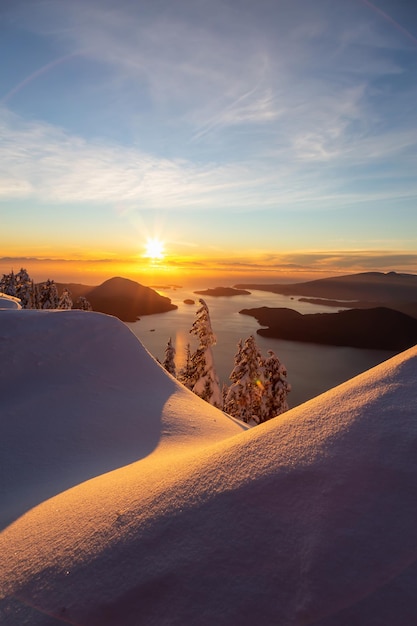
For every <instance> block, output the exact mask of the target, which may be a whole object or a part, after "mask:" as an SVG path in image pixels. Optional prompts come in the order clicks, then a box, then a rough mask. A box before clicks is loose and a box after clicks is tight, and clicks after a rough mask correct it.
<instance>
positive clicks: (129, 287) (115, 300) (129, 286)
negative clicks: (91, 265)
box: [57, 277, 178, 322]
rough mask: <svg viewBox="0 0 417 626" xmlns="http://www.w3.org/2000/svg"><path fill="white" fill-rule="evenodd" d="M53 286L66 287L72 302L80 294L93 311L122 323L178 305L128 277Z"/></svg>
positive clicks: (165, 310) (170, 309)
mask: <svg viewBox="0 0 417 626" xmlns="http://www.w3.org/2000/svg"><path fill="white" fill-rule="evenodd" d="M57 287H58V289H59V291H62V289H63V288H64V287H65V288H67V289H68V290H69V291H70V292H71V297H72V299H73V301H74V302H75V300H76V299H77V298H79V297H80V296H84V297H85V298H87V300H88V301H89V302H90V304H91V306H92V308H93V310H94V311H98V312H99V313H107V314H108V315H114V316H115V317H118V318H119V319H120V320H122V321H123V322H136V320H138V319H139V317H140V316H141V315H152V314H153V313H165V312H167V311H172V310H174V309H177V308H178V307H177V306H176V305H175V304H172V302H171V300H170V298H167V297H165V296H161V295H160V294H159V293H157V292H156V291H155V290H154V289H151V288H150V287H145V286H144V285H141V284H140V283H137V282H136V281H134V280H129V279H128V278H120V277H114V278H110V279H109V280H106V281H105V282H104V283H102V284H101V285H98V286H97V287H91V286H87V285H78V284H74V283H72V284H68V285H65V284H57Z"/></svg>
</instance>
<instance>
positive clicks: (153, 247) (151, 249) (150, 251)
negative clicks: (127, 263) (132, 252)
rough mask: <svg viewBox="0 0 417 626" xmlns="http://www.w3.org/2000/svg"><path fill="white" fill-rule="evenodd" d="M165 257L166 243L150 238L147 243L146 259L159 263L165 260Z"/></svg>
mask: <svg viewBox="0 0 417 626" xmlns="http://www.w3.org/2000/svg"><path fill="white" fill-rule="evenodd" d="M164 256H165V253H164V243H163V242H162V241H159V239H156V238H150V239H148V240H147V241H146V244H145V257H147V258H148V259H151V260H152V261H157V260H161V259H163V258H164Z"/></svg>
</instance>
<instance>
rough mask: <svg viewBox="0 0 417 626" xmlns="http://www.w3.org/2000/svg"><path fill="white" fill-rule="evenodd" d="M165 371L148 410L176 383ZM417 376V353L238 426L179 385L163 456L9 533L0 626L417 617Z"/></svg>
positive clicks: (57, 501) (73, 494)
mask: <svg viewBox="0 0 417 626" xmlns="http://www.w3.org/2000/svg"><path fill="white" fill-rule="evenodd" d="M6 313H7V315H9V316H11V315H13V314H14V315H16V316H19V315H21V314H22V313H23V314H24V313H25V312H24V311H23V312H6ZM55 315H57V316H58V315H59V314H55ZM63 315H65V313H64V314H63ZM69 315H71V312H69ZM85 315H86V316H88V315H90V314H85ZM83 320H84V318H83V319H81V320H80V323H81V324H83ZM88 336H89V334H87V333H86V335H85V340H86V341H87V342H88ZM133 340H134V338H133V337H131V341H133ZM135 341H136V340H135ZM23 345H27V349H26V355H27V356H28V355H29V354H31V352H30V350H31V348H30V345H29V344H25V343H24V344H23ZM117 345H118V344H116V343H114V346H117ZM36 352H37V350H35V353H36ZM50 353H54V348H53V346H50ZM121 354H122V352H118V350H117V347H116V352H115V354H114V357H115V359H117V362H119V360H120V358H119V357H120V356H121ZM33 356H34V357H35V354H33ZM148 358H149V359H150V358H151V357H149V355H148ZM145 362H146V360H144V361H143V363H144V364H145ZM97 363H99V360H98V361H97ZM153 363H154V362H153ZM152 367H153V368H155V367H157V366H156V364H155V363H154V364H153V366H152ZM105 369H106V368H105ZM32 371H33V364H31V363H29V364H28V369H27V377H28V378H30V375H31V373H32ZM157 372H162V374H163V377H162V376H159V375H156V376H155V377H153V375H152V376H151V379H152V380H153V383H152V380H150V381H148V382H147V383H146V384H145V385H144V386H143V392H144V404H138V413H139V415H142V414H143V415H146V414H147V412H148V408H147V407H148V404H149V402H150V403H151V405H152V406H154V402H157V400H156V398H157V397H158V396H159V393H160V390H161V388H162V393H164V391H163V390H164V389H165V388H166V387H165V383H164V382H163V379H164V378H165V377H167V378H168V380H169V381H170V384H174V381H173V380H172V379H171V378H169V377H168V375H166V374H164V372H163V371H162V370H161V369H160V368H159V369H157ZM155 373H156V372H155ZM416 376H417V348H413V349H410V350H408V351H407V352H405V353H402V354H400V355H397V356H396V357H394V358H393V359H391V360H389V361H387V362H385V363H383V364H381V365H379V366H378V367H376V368H373V369H372V370H370V371H369V372H366V373H364V374H362V375H361V376H358V377H356V378H354V379H352V380H351V381H348V382H347V383H345V384H344V385H341V386H340V387H337V388H335V389H333V390H331V391H329V392H327V393H325V394H323V395H322V396H320V397H318V398H316V399H314V400H311V401H310V402H308V403H306V404H304V405H302V406H300V407H297V408H295V409H293V410H291V411H289V412H288V413H286V414H285V415H283V416H280V417H279V418H276V419H274V420H271V421H270V422H268V423H266V424H263V425H261V426H258V427H256V428H254V429H252V430H249V431H246V432H240V433H239V432H238V431H237V430H236V427H235V425H233V424H232V423H230V422H229V421H228V420H227V419H226V418H225V417H224V416H223V415H222V413H221V412H219V411H216V410H215V409H211V407H208V410H209V414H207V417H208V419H207V420H206V416H205V415H203V409H202V406H203V405H202V404H201V403H200V402H199V403H198V404H194V402H195V401H194V399H193V398H192V396H191V394H189V393H186V392H185V390H184V391H180V390H178V391H176V392H175V394H174V398H172V397H171V396H169V398H166V400H165V401H164V402H163V407H162V408H160V411H161V421H162V423H163V424H164V426H163V428H162V431H161V438H160V441H159V444H158V445H157V447H156V448H155V449H154V450H153V452H151V453H150V454H149V455H148V456H146V457H145V458H142V460H140V461H137V462H134V463H131V464H129V465H126V466H123V467H119V469H116V470H114V471H112V472H109V473H105V474H102V475H100V476H97V477H95V478H93V479H91V480H88V481H86V482H83V483H81V484H77V485H76V486H74V488H72V489H70V490H68V491H65V492H63V493H61V494H59V495H57V496H55V497H53V498H51V499H50V500H47V501H45V502H43V503H41V504H40V505H39V506H37V507H35V508H33V509H32V510H30V511H28V513H26V514H25V515H24V516H22V517H21V518H20V519H18V520H17V521H16V522H15V523H14V524H12V525H10V526H9V527H8V528H7V529H6V530H5V531H4V532H3V533H2V535H1V538H0V549H1V553H2V557H3V558H2V568H3V569H2V573H1V574H0V589H2V594H3V601H2V602H1V603H0V611H2V613H0V615H2V618H3V621H2V623H4V624H6V625H7V626H9V625H12V624H16V623H19V624H30V625H31V626H36V625H42V626H52V625H56V624H61V623H62V622H64V623H74V624H77V625H79V626H110V625H112V626H113V625H114V626H120V625H121V624H123V626H137V624H146V625H158V626H164V625H167V626H168V625H170V626H172V625H173V626H175V625H177V624H178V625H181V626H183V625H184V624H199V625H201V626H209V625H210V626H211V625H212V624H216V625H219V626H222V625H224V626H234V625H235V624H239V625H243V626H246V625H248V626H249V625H252V624H253V623H254V622H257V623H259V624H262V625H263V626H275V625H276V624H280V625H285V626H286V625H288V626H292V625H300V626H301V625H307V624H311V625H312V624H315V625H320V626H343V625H346V626H347V625H348V624H349V625H351V624H366V625H367V626H374V625H375V626H376V625H377V624H378V625H380V624H395V625H396V626H409V625H410V624H413V623H416V621H417V601H416V595H417V593H416V592H417V582H416V581H417V566H416V562H417V561H416V552H417V550H416V545H417V454H416V450H417V420H416V408H415V407H416V406H417V388H416V385H415V380H416ZM102 382H103V385H102V394H103V396H104V399H105V398H106V396H107V393H108V383H107V384H106V383H105V381H104V380H103V381H102ZM43 386H44V387H45V388H48V381H47V379H44V383H43ZM61 391H62V390H60V389H58V388H56V387H53V388H52V397H53V398H54V400H55V401H58V399H59V398H62V397H65V395H63V396H62V395H61ZM122 397H123V394H120V398H121V399H122ZM146 399H147V400H146ZM197 400H198V399H197ZM16 402H17V399H15V403H16ZM58 404H59V403H58ZM161 404H162V403H161ZM161 404H159V406H160V407H161ZM14 406H15V405H14ZM125 408H126V407H125V405H124V404H123V405H122V407H121V410H120V412H119V414H117V415H116V414H115V419H117V420H118V419H119V416H120V414H123V411H124V409H125ZM200 418H201V419H200ZM96 419H99V412H98V413H97V414H96ZM141 419H142V418H141ZM144 419H146V418H144ZM225 420H226V421H225ZM59 424H60V422H58V423H57V426H58V429H59ZM226 425H227V427H226ZM229 426H230V428H229ZM217 427H219V429H217ZM58 432H59V430H58ZM210 433H211V435H210ZM234 433H236V436H230V435H232V434H234ZM208 435H209V436H208ZM45 437H47V438H49V435H47V434H46V433H45V430H44V429H41V428H38V429H37V430H35V432H34V435H33V439H32V443H33V445H34V446H35V448H36V446H37V445H38V444H39V442H40V441H41V440H42V439H43V438H45ZM15 454H17V455H19V448H18V447H17V448H16V449H15Z"/></svg>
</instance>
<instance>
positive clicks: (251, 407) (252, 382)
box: [224, 335, 263, 424]
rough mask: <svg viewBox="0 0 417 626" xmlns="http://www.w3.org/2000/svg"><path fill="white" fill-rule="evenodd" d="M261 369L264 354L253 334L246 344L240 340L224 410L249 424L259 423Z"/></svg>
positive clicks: (261, 387)
mask: <svg viewBox="0 0 417 626" xmlns="http://www.w3.org/2000/svg"><path fill="white" fill-rule="evenodd" d="M261 371H262V355H261V353H260V351H259V349H258V347H257V345H256V343H255V339H254V337H253V335H251V336H250V337H248V339H246V341H245V343H244V344H243V342H242V340H240V341H239V343H238V349H237V352H236V355H235V366H234V368H233V370H232V372H231V374H230V380H231V381H232V384H231V385H230V387H229V390H228V392H227V395H226V400H225V406H224V410H225V411H226V412H227V413H229V414H230V415H233V417H237V418H238V419H240V420H242V421H243V422H246V423H247V424H249V423H258V418H259V414H260V408H261V395H262V389H263V384H262V380H261Z"/></svg>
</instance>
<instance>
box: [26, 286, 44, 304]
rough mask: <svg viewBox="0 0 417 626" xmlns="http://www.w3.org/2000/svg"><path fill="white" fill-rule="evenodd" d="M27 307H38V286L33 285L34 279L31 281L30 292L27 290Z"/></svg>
mask: <svg viewBox="0 0 417 626" xmlns="http://www.w3.org/2000/svg"><path fill="white" fill-rule="evenodd" d="M27 308H28V309H40V308H41V306H40V299H39V287H38V285H35V283H34V281H33V280H32V281H31V285H30V292H29V302H28V306H27Z"/></svg>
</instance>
